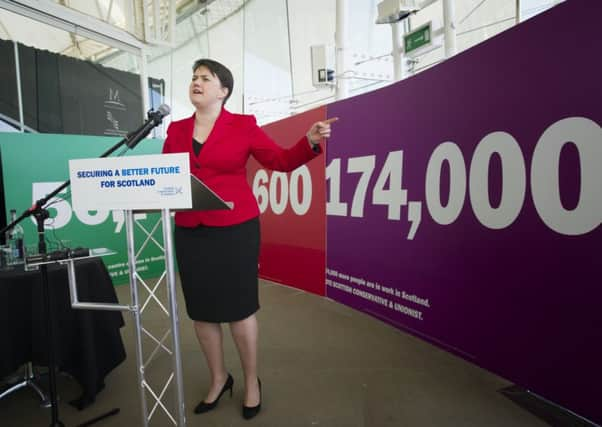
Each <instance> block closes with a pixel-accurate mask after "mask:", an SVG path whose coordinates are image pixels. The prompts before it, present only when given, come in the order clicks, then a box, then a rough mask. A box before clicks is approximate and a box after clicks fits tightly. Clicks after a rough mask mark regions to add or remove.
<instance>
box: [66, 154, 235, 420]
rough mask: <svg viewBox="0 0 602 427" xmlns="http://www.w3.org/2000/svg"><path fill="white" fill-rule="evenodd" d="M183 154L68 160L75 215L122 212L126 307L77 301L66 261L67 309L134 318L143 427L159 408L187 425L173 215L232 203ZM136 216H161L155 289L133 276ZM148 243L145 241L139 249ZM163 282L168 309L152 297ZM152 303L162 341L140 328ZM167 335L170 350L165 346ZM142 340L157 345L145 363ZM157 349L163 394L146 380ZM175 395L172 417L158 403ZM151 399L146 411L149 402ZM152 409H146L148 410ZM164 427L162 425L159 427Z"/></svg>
mask: <svg viewBox="0 0 602 427" xmlns="http://www.w3.org/2000/svg"><path fill="white" fill-rule="evenodd" d="M189 168H190V165H189V156H188V154H187V153H176V154H163V155H144V156H128V157H111V158H95V159H78V160H71V161H69V169H70V176H71V191H72V203H73V209H74V210H107V209H109V210H115V209H121V210H123V211H124V213H125V227H126V240H127V254H128V257H127V258H128V269H129V285H130V296H131V303H130V305H121V304H103V303H90V302H85V301H80V300H79V298H78V295H77V285H76V277H75V267H74V263H73V260H67V261H66V263H67V265H68V277H69V289H70V294H71V305H72V307H73V308H76V309H87V310H121V311H129V312H131V313H132V316H133V320H134V326H135V339H136V366H137V375H138V388H139V392H140V410H141V414H142V420H143V426H145V427H147V426H148V425H149V423H150V421H151V419H152V417H153V416H154V415H156V414H157V409H158V408H159V409H161V410H162V411H163V413H164V414H165V415H166V416H167V417H168V418H169V420H170V421H171V422H172V423H173V425H176V426H182V427H183V426H185V425H186V416H185V406H184V385H183V379H182V361H181V352H180V338H179V332H178V331H179V318H178V307H177V302H176V288H175V283H176V279H175V266H174V257H173V242H172V227H171V212H172V211H174V210H187V209H191V210H219V209H232V208H233V204H232V203H230V202H226V201H224V200H222V199H221V198H220V197H219V196H218V195H217V194H215V193H214V192H213V191H211V189H209V188H208V187H207V186H205V185H204V184H203V183H202V182H201V181H199V180H198V179H197V178H196V177H195V176H194V175H191V174H190V169H189ZM137 212H160V213H161V219H160V222H161V224H162V231H163V251H164V254H165V270H164V272H163V274H162V275H161V277H160V278H159V279H158V281H157V284H156V285H155V287H154V288H152V289H151V288H149V287H148V286H147V285H146V284H145V283H144V281H143V280H142V278H141V277H140V276H139V275H138V273H137V271H136V260H137V254H139V253H140V252H141V249H140V250H139V251H138V252H137V251H136V246H135V241H134V221H135V218H134V215H135V213H137ZM146 243H148V239H147V240H146V241H145V242H144V244H143V246H144V245H145V244H146ZM164 277H165V278H166V285H167V286H166V287H167V300H168V301H167V305H168V308H167V310H166V308H165V307H164V306H163V305H162V304H161V303H160V301H159V299H158V298H157V297H156V295H155V293H156V292H157V290H158V288H159V285H160V283H161V281H162V279H163V278H164ZM139 282H140V283H142V284H143V285H144V286H145V287H146V289H147V291H148V292H149V297H148V299H147V301H146V302H145V303H144V304H143V305H142V306H141V304H140V300H139V293H138V283H139ZM151 298H154V299H155V300H156V302H157V304H159V305H160V306H161V309H162V310H163V311H164V312H166V314H167V315H168V317H169V325H168V329H167V332H166V333H165V334H164V335H163V336H162V337H155V336H153V335H152V334H151V333H150V332H149V331H148V330H147V329H146V328H144V326H143V324H142V317H141V314H142V311H143V310H144V308H145V307H146V306H147V304H148V302H149V301H150V299H151ZM169 335H171V340H170V344H171V349H169V348H168V347H167V345H166V344H165V342H166V341H167V338H168V336H169ZM143 336H146V337H148V338H150V339H151V341H152V342H154V343H155V344H156V346H155V348H154V350H153V351H152V352H151V354H150V356H149V357H148V359H147V360H145V359H144V354H143V346H142V339H143ZM159 350H163V351H165V352H166V353H167V354H169V356H170V357H171V366H172V370H173V372H171V375H169V378H168V379H167V380H166V382H165V384H164V386H163V387H162V389H161V390H153V388H152V387H151V385H150V384H149V381H147V374H148V372H149V370H148V369H147V368H148V366H149V364H150V363H151V362H152V361H153V358H154V356H155V355H156V354H157V352H158V351H159ZM170 385H173V390H174V391H175V393H174V397H175V410H174V413H173V414H172V413H170V411H169V410H168V408H167V407H166V405H164V404H163V402H162V398H163V396H164V394H165V393H166V391H167V390H168V388H169V386H170ZM148 396H151V397H152V399H153V400H154V404H153V406H152V408H149V406H150V405H149V402H148V401H147V397H148ZM149 409H150V410H149ZM163 425H164V424H163Z"/></svg>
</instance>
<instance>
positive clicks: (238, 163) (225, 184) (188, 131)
mask: <svg viewBox="0 0 602 427" xmlns="http://www.w3.org/2000/svg"><path fill="white" fill-rule="evenodd" d="M194 118H195V115H194V114H193V115H192V116H191V117H189V118H187V119H183V120H178V121H175V122H172V123H171V124H170V125H169V127H168V129H167V138H166V139H165V143H164V144H163V153H189V158H190V172H191V173H192V174H194V175H195V176H196V177H197V178H199V179H200V180H201V181H203V183H204V184H205V185H207V186H208V187H209V188H211V189H212V190H213V191H214V192H215V193H217V194H218V195H219V196H220V197H221V198H222V199H224V200H225V201H232V202H234V209H232V210H217V211H181V212H177V213H176V224H177V225H179V226H182V227H196V226H198V225H199V224H204V225H209V226H226V225H233V224H240V223H242V222H245V221H247V220H249V219H251V218H255V217H256V216H258V215H259V208H258V207H257V201H256V200H255V196H254V195H253V192H252V191H251V188H250V187H249V184H248V183H247V171H246V165H247V160H248V158H249V156H250V155H253V157H255V158H256V159H257V161H259V163H261V164H262V165H263V166H264V167H266V168H268V169H274V170H277V171H282V172H289V171H292V170H294V169H296V168H297V167H299V166H301V165H302V164H304V163H307V162H308V161H309V160H311V159H313V158H314V157H316V156H317V155H319V154H320V152H321V150H317V151H314V150H312V148H311V147H310V145H309V142H308V141H307V138H306V137H305V135H304V136H303V137H302V138H301V139H300V140H299V141H298V142H297V143H296V144H295V145H294V146H292V147H291V148H289V149H284V148H282V147H280V146H279V145H277V144H276V143H275V142H274V141H273V140H272V139H271V138H270V137H269V136H267V135H266V133H265V132H264V131H263V130H262V129H261V128H259V126H257V123H256V121H255V117H254V116H249V115H242V114H232V113H230V112H228V111H226V110H225V109H222V111H221V113H220V115H219V117H218V118H217V120H216V121H215V124H214V126H213V129H212V130H211V133H210V134H209V137H208V138H207V140H206V141H205V143H204V144H203V148H202V149H201V152H200V153H199V155H198V156H196V155H195V154H194V150H193V148H192V134H193V131H194Z"/></svg>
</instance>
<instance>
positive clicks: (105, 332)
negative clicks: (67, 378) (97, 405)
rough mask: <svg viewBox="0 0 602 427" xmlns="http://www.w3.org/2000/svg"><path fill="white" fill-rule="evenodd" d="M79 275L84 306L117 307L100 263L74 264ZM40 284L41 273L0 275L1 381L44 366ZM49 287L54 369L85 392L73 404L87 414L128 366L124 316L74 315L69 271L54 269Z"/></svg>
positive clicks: (110, 313)
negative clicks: (110, 377) (111, 378)
mask: <svg viewBox="0 0 602 427" xmlns="http://www.w3.org/2000/svg"><path fill="white" fill-rule="evenodd" d="M75 270H76V277H77V286H78V296H79V300H80V301H84V302H108V303H116V302H117V295H116V294H115V289H114V288H113V284H112V282H111V278H110V276H109V273H108V271H107V269H106V267H105V265H104V263H103V262H102V261H101V260H100V259H99V258H89V259H83V260H79V261H76V263H75ZM41 282H42V280H41V275H40V272H39V271H24V270H23V267H22V266H18V267H14V268H13V269H12V270H4V271H0V339H1V340H2V345H1V347H0V377H5V376H6V375H8V374H10V373H12V372H14V371H15V370H17V369H18V368H19V367H20V366H22V365H23V364H25V363H27V362H32V363H33V364H34V365H40V366H44V365H45V364H46V361H47V357H46V356H47V345H46V343H47V339H46V328H45V322H46V319H44V315H43V312H44V311H43V300H42V283H41ZM48 282H49V287H50V289H51V300H50V307H51V308H50V311H51V313H52V316H53V318H54V322H55V323H54V330H53V341H54V351H55V362H56V366H57V367H58V369H59V370H60V371H61V372H66V373H68V374H69V375H71V376H72V377H73V378H74V379H75V380H76V381H77V382H78V383H79V384H80V386H81V387H82V395H81V396H80V397H79V398H78V399H75V400H74V401H73V402H71V403H72V404H74V406H76V407H78V408H79V409H83V408H84V407H86V406H88V405H90V404H91V403H92V402H94V399H95V396H96V394H97V393H98V392H99V391H100V390H102V389H103V388H104V378H105V377H106V375H107V374H108V373H109V372H110V371H111V370H113V369H114V368H115V367H117V366H118V365H119V364H120V363H121V362H123V361H124V360H125V357H126V355H125V348H124V346H123V341H122V339H121V333H120V328H121V327H122V326H124V321H123V316H122V314H121V313H120V312H117V311H96V310H95V311H92V310H74V309H72V308H71V303H70V298H69V288H68V279H67V269H66V267H65V266H62V265H57V264H52V265H50V266H49V267H48Z"/></svg>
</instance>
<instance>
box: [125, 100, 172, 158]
mask: <svg viewBox="0 0 602 427" xmlns="http://www.w3.org/2000/svg"><path fill="white" fill-rule="evenodd" d="M169 113H171V108H169V105H167V104H161V105H160V106H159V108H158V109H157V111H153V110H150V111H149V112H148V114H147V115H148V120H147V121H146V122H144V123H143V124H142V126H140V127H139V128H138V129H136V130H135V131H133V132H130V133H129V134H128V135H127V137H126V139H127V141H126V143H125V145H127V146H128V148H130V149H132V148H134V147H135V146H136V145H138V143H139V142H140V141H141V140H142V139H143V138H144V137H145V136H146V135H148V134H149V133H150V131H151V130H152V129H153V128H154V127H156V126H159V125H160V124H161V122H162V121H163V117H165V116H168V115H169Z"/></svg>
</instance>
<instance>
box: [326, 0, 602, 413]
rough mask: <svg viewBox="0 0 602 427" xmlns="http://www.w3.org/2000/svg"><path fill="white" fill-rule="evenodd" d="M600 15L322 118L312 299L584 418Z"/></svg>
mask: <svg viewBox="0 0 602 427" xmlns="http://www.w3.org/2000/svg"><path fill="white" fill-rule="evenodd" d="M601 16H602V2H600V1H594V0H589V1H586V0H570V1H567V2H565V3H562V4H561V5H559V6H556V7H554V8H552V9H551V10H549V11H548V12H546V13H544V14H542V15H540V16H538V17H536V18H534V19H531V20H529V21H527V22H525V23H523V24H521V25H519V26H517V27H515V28H513V29H511V30H509V31H506V32H504V33H503V34H500V35H498V36H496V37H494V38H492V39H490V40H488V41H486V42H484V43H482V44H480V45H478V46H476V47H474V48H472V49H470V50H469V51H466V52H464V53H461V54H459V55H457V56H456V57H454V58H452V59H450V60H448V61H446V62H444V63H442V64H441V65H438V66H437V67H435V68H433V69H431V70H428V71H425V72H423V73H421V74H419V75H417V76H414V77H412V78H410V79H407V80H405V81H403V82H400V83H398V84H394V85H391V86H389V87H387V88H384V89H381V90H378V91H375V92H372V93H369V94H366V95H363V96H358V97H355V98H351V99H348V100H344V101H341V102H338V103H335V104H333V105H332V106H329V108H328V117H335V116H338V117H339V119H340V120H339V121H338V122H337V123H336V125H335V126H333V128H334V135H333V138H332V139H331V140H330V141H329V143H328V158H327V170H326V178H327V192H328V195H327V201H328V202H327V213H328V218H327V275H326V284H327V295H328V296H329V297H330V298H333V299H335V300H337V301H340V302H341V303H343V304H346V305H349V306H351V307H354V308H356V309H358V310H361V311H363V312H366V313H369V314H371V315H373V316H375V317H376V318H378V319H381V320H383V321H385V322H387V323H389V324H391V325H394V326H395V327H397V328H399V329H402V330H405V331H408V332H410V333H412V334H414V335H416V336H418V337H421V338H423V339H425V340H427V341H429V342H431V343H433V344H435V345H437V346H439V347H441V348H443V349H446V350H448V351H450V352H452V353H455V354H457V355H460V356H462V357H463V358H465V359H467V360H469V361H471V362H473V363H475V364H477V365H479V366H481V367H484V368H486V369H488V370H490V371H492V372H495V373H497V374H499V375H501V376H503V377H505V378H507V379H509V380H511V381H513V382H515V383H516V384H518V385H520V386H523V387H526V388H528V389H529V390H532V391H534V392H535V393H538V394H540V395H542V396H544V397H545V398H547V399H549V400H551V401H553V402H556V403H557V404H560V405H562V406H564V407H566V408H569V409H571V410H572V411H574V412H576V413H578V414H580V415H582V416H584V417H586V418H589V419H590V420H593V421H596V422H598V423H600V422H602V405H600V402H599V400H600V396H599V392H597V390H598V389H599V385H600V383H602V363H601V361H602V350H601V348H602V347H601V346H600V342H601V339H602V308H601V301H602V274H601V270H602V262H601V261H600V253H601V251H602V227H600V222H601V220H602V129H601V128H600V124H602V84H601V76H602V57H601V56H600V55H599V54H598V52H599V50H600V46H599V45H600V33H599V29H598V27H599V25H598V23H599V20H600V17H601Z"/></svg>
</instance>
